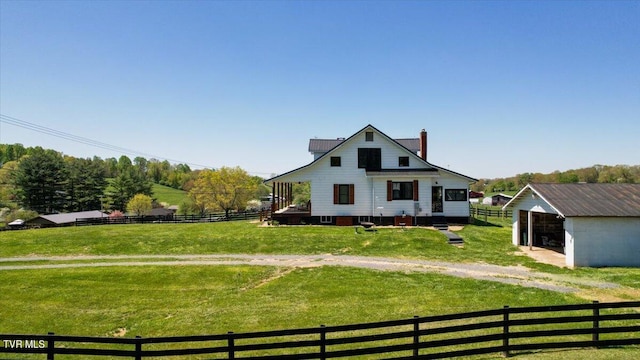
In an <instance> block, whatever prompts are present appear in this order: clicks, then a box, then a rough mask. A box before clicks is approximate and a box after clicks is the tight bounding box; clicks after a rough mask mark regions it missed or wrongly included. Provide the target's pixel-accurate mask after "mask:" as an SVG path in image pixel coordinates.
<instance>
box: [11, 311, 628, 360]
mask: <svg viewBox="0 0 640 360" xmlns="http://www.w3.org/2000/svg"><path fill="white" fill-rule="evenodd" d="M638 308H640V301H636V302H618V303H599V302H597V301H596V302H593V303H589V304H577V305H559V306H538V307H520V308H511V307H509V306H505V307H503V308H501V309H495V310H487V311H476V312H467V313H461V314H450V315H440V316H427V317H417V316H416V317H414V318H411V319H404V320H396V321H384V322H376V323H365V324H354V325H341V326H320V327H316V328H304V329H293V330H280V331H265V332H252V333H233V332H229V333H227V334H220V335H203V336H180V337H152V338H142V337H135V338H100V337H82V336H61V335H55V334H53V333H49V334H48V335H15V334H0V339H1V340H3V343H4V347H3V348H0V353H30V354H43V355H46V358H47V359H51V360H53V359H54V357H55V356H56V355H63V354H64V355H78V356H83V355H84V356H86V355H97V356H110V357H129V358H134V359H143V358H148V357H165V356H179V357H186V356H189V355H191V356H197V355H207V358H218V359H266V358H269V359H332V358H338V357H341V358H350V357H361V358H362V357H364V358H367V359H370V358H374V357H375V358H386V359H442V358H450V357H457V356H470V355H481V354H494V353H495V354H496V355H498V354H500V353H501V354H502V355H504V356H510V355H513V354H516V353H518V352H525V351H532V350H541V349H568V348H591V347H592V348H600V347H610V346H635V345H639V344H640V311H639V309H638ZM18 342H20V343H19V344H20V346H17V345H18ZM7 344H8V345H9V346H8V345H7ZM87 344H91V345H90V346H92V347H90V348H88V347H87V346H88V345H87ZM11 345H13V346H11ZM189 345H190V346H189ZM109 346H110V348H106V347H109ZM213 356H215V357H213ZM65 358H68V357H65Z"/></svg>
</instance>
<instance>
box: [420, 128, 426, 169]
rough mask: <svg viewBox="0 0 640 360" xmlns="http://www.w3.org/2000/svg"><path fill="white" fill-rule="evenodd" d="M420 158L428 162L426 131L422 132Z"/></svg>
mask: <svg viewBox="0 0 640 360" xmlns="http://www.w3.org/2000/svg"><path fill="white" fill-rule="evenodd" d="M420 157H421V158H422V160H424V161H427V131H426V130H425V129H422V131H420Z"/></svg>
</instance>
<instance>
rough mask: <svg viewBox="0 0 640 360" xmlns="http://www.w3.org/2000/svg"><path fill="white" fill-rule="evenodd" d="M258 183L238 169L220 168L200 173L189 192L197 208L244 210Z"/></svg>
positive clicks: (227, 211) (228, 210)
mask: <svg viewBox="0 0 640 360" xmlns="http://www.w3.org/2000/svg"><path fill="white" fill-rule="evenodd" d="M258 184H259V182H258V180H256V178H255V177H252V176H250V175H249V174H248V173H247V172H246V171H244V170H243V169H241V168H239V167H234V168H229V167H222V168H220V169H218V170H216V171H213V170H206V171H202V172H201V173H200V175H199V177H198V179H197V180H196V181H195V184H194V187H193V188H192V189H191V191H190V192H189V194H190V197H191V199H192V200H193V201H194V204H196V206H198V207H199V208H202V207H204V208H205V209H206V208H208V209H213V210H223V211H224V212H225V216H227V217H228V216H229V212H230V211H231V210H238V209H245V208H246V206H247V201H249V200H250V199H251V198H252V197H254V195H255V192H256V189H257V186H258Z"/></svg>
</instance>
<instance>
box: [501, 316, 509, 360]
mask: <svg viewBox="0 0 640 360" xmlns="http://www.w3.org/2000/svg"><path fill="white" fill-rule="evenodd" d="M502 348H503V350H502V355H503V356H504V357H509V305H505V306H504V308H503V313H502Z"/></svg>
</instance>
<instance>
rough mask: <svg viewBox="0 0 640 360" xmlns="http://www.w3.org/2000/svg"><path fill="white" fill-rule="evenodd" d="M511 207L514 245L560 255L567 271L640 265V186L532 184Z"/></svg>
mask: <svg viewBox="0 0 640 360" xmlns="http://www.w3.org/2000/svg"><path fill="white" fill-rule="evenodd" d="M507 208H510V209H512V210H513V217H512V221H513V234H512V241H513V244H514V245H520V246H536V247H544V248H549V249H552V250H556V251H558V252H561V253H563V254H564V255H565V258H566V265H567V266H568V267H577V266H591V267H601V266H632V267H640V184H583V183H580V184H528V185H527V186H525V187H524V188H523V189H522V190H520V191H519V192H518V193H517V194H516V195H515V196H514V197H513V199H511V200H510V201H509V202H508V203H507V204H506V205H504V207H503V209H507Z"/></svg>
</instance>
